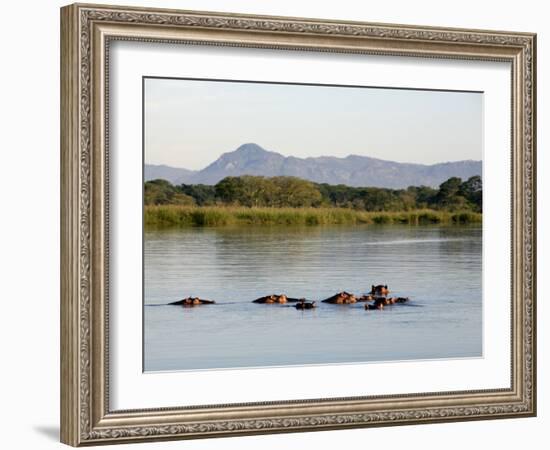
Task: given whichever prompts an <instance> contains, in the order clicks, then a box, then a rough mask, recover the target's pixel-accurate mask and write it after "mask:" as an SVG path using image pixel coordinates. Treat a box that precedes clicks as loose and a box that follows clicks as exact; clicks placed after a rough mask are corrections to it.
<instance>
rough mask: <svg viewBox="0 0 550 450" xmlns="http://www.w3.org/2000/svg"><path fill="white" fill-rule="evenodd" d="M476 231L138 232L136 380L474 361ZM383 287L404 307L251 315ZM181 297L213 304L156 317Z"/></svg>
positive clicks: (478, 349) (477, 352)
mask: <svg viewBox="0 0 550 450" xmlns="http://www.w3.org/2000/svg"><path fill="white" fill-rule="evenodd" d="M481 242H482V236H481V228H480V227H477V226H476V227H472V226H425V227H422V226H406V225H403V226H396V225H388V226H354V227H347V226H334V227H321V226H319V227H297V228H293V227H239V228H183V229H170V230H159V231H146V232H145V247H144V249H145V259H144V264H145V268H144V275H145V287H144V369H145V370H146V371H158V370H187V369H211V368H231V367H257V366H280V365H297V364H298V365H303V364H328V363H347V362H366V361H387V360H406V359H426V358H429V359H431V358H454V357H479V356H481V355H482V295H481V248H482V244H481ZM371 284H388V286H389V288H390V290H391V294H392V295H395V296H405V297H410V298H411V302H410V303H409V304H405V305H394V306H392V307H386V309H385V310H384V311H365V310H364V304H363V303H357V304H354V305H329V304H324V303H323V304H319V307H318V308H317V309H315V310H307V311H298V310H296V309H295V308H293V307H289V306H287V305H258V304H253V303H251V301H252V300H254V299H255V298H257V297H261V296H264V295H268V294H271V293H285V294H286V295H288V296H289V297H306V298H307V299H310V300H320V299H323V298H326V297H329V296H331V295H333V294H335V293H336V292H339V291H343V290H346V291H349V292H353V293H356V294H362V293H365V292H367V291H368V290H370V286H371ZM187 296H198V297H201V298H205V299H211V300H215V301H216V302H217V304H216V305H205V306H202V307H200V306H199V307H195V308H183V307H181V306H180V307H178V306H165V304H166V303H168V302H172V301H175V300H179V299H181V298H183V297H187Z"/></svg>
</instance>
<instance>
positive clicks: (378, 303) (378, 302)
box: [365, 297, 391, 311]
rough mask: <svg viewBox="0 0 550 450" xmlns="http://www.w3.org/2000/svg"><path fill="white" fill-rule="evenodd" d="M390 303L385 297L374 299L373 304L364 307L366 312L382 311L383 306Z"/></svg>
mask: <svg viewBox="0 0 550 450" xmlns="http://www.w3.org/2000/svg"><path fill="white" fill-rule="evenodd" d="M390 304H391V303H390V302H389V301H388V299H387V298H386V297H375V298H374V304H369V303H367V304H366V305H365V309H366V310H367V311H371V310H382V309H384V306H386V305H390Z"/></svg>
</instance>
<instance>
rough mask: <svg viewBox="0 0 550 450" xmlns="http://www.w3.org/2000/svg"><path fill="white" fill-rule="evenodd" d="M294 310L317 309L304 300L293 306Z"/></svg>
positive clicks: (314, 305)
mask: <svg viewBox="0 0 550 450" xmlns="http://www.w3.org/2000/svg"><path fill="white" fill-rule="evenodd" d="M294 307H295V308H296V309H313V308H317V305H316V304H315V302H306V301H305V299H302V300H300V301H299V302H298V303H296V304H295V305H294Z"/></svg>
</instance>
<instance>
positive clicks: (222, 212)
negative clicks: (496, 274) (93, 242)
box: [144, 205, 482, 228]
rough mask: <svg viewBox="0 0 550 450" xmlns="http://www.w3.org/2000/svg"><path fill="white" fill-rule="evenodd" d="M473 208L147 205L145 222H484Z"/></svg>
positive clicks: (167, 224)
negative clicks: (375, 209)
mask: <svg viewBox="0 0 550 450" xmlns="http://www.w3.org/2000/svg"><path fill="white" fill-rule="evenodd" d="M481 220H482V215H481V214H480V213H475V212H471V211H457V212H448V211H436V210H429V209H426V210H414V211H403V212H384V211H382V212H372V211H356V210H353V209H346V208H247V207H239V206H182V205H159V206H149V205H148V206H145V210H144V224H145V227H147V228H160V227H220V226H230V225H311V226H313V225H362V224H365V225H369V224H405V225H424V224H469V223H481Z"/></svg>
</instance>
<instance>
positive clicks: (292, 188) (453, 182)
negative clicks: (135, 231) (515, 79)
mask: <svg viewBox="0 0 550 450" xmlns="http://www.w3.org/2000/svg"><path fill="white" fill-rule="evenodd" d="M144 200H145V204H146V205H169V204H174V205H195V206H217V205H218V206H246V207H274V208H278V207H293V208H300V207H313V208H317V207H338V208H351V209H355V210H359V211H410V210H415V209H424V208H429V209H435V210H444V211H475V212H481V210H482V180H481V177H480V176H473V177H470V178H468V179H467V180H466V181H463V180H462V179H461V178H458V177H451V178H449V179H448V180H446V181H444V182H443V183H441V184H440V185H439V188H437V189H436V188H432V187H428V186H410V187H408V188H406V189H389V188H377V187H351V186H346V185H343V184H339V185H330V184H326V183H314V182H311V181H307V180H303V179H301V178H296V177H284V176H280V177H270V178H268V177H262V176H252V175H243V176H239V177H226V178H224V179H223V180H221V181H220V182H218V183H217V184H216V185H205V184H181V185H178V186H174V185H173V184H171V183H170V182H168V181H166V180H161V179H158V180H152V181H147V182H146V183H145V188H144Z"/></svg>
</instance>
